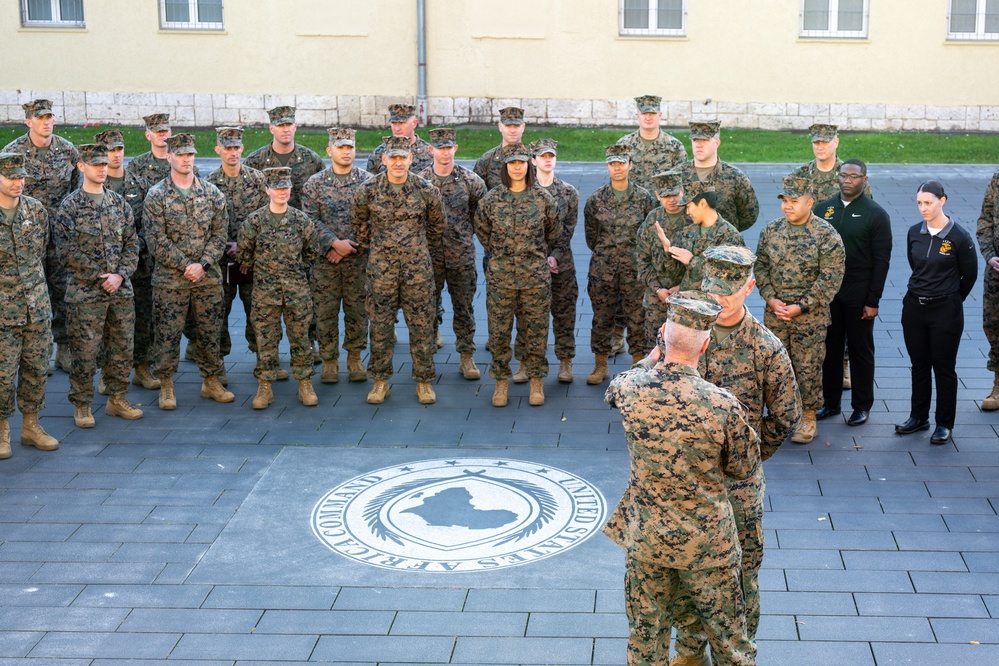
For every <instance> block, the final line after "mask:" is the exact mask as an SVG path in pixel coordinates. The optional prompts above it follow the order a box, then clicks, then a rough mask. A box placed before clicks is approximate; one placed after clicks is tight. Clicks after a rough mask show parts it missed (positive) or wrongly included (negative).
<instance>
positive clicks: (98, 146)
mask: <svg viewBox="0 0 999 666" xmlns="http://www.w3.org/2000/svg"><path fill="white" fill-rule="evenodd" d="M76 150H77V151H79V153H80V161H81V162H83V163H84V164H89V165H90V166H100V165H102V164H107V163H108V149H107V148H105V147H104V144H103V143H84V144H81V145H79V146H77V147H76Z"/></svg>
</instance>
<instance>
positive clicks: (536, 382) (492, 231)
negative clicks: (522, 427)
mask: <svg viewBox="0 0 999 666" xmlns="http://www.w3.org/2000/svg"><path fill="white" fill-rule="evenodd" d="M529 159H530V149H529V148H528V147H527V146H525V145H524V144H522V143H519V142H518V143H511V144H509V145H507V146H504V147H503V151H502V160H503V162H504V165H505V167H504V168H505V169H507V172H506V177H505V178H504V182H503V183H502V184H501V186H500V187H497V188H495V189H493V190H490V191H489V193H488V194H486V196H485V197H483V199H482V201H480V202H479V208H478V210H476V211H475V219H474V225H475V235H476V236H477V237H478V239H479V242H480V243H482V247H483V248H484V249H485V251H486V252H487V253H488V254H489V263H488V265H487V266H486V314H487V316H488V321H489V346H488V349H489V353H490V354H492V363H491V364H490V366H489V376H490V377H492V378H493V379H495V380H496V388H495V390H494V393H493V403H492V404H493V406H495V407H505V406H506V405H507V402H508V397H507V396H508V391H509V378H510V376H511V374H512V373H511V371H510V359H511V358H512V357H513V355H514V353H515V354H516V356H517V360H518V361H520V365H521V368H523V370H524V372H525V373H526V374H527V376H528V378H529V379H530V382H531V395H530V399H529V402H530V404H531V405H532V406H537V405H541V404H544V385H543V380H544V377H545V376H546V375H547V374H548V359H547V357H546V355H545V352H546V350H547V348H548V318H549V307H550V300H551V270H550V268H549V266H548V257H550V256H551V254H552V251H553V250H554V249H555V246H556V244H557V243H558V241H559V238H560V236H561V233H562V229H561V225H560V224H559V221H558V204H556V203H555V200H554V199H553V198H552V197H551V196H550V195H549V194H548V193H547V192H546V191H545V190H544V189H542V188H541V187H538V186H537V185H536V184H535V182H534V178H533V171H532V169H533V166H532V165H531V164H530V163H529V162H528V160H529ZM511 165H513V166H511ZM511 171H512V172H513V173H511ZM508 183H509V184H508ZM515 319H516V324H517V343H516V350H515V352H514V351H513V350H511V348H510V340H511V336H512V334H513V327H514V320H515Z"/></svg>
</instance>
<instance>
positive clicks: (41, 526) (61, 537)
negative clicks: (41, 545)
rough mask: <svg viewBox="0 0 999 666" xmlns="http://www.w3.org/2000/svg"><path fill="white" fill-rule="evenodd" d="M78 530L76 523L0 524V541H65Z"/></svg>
mask: <svg viewBox="0 0 999 666" xmlns="http://www.w3.org/2000/svg"><path fill="white" fill-rule="evenodd" d="M78 529H80V525H79V524H78V523H75V524H73V523H66V524H58V523H0V540H3V541H8V542H9V541H65V540H66V539H68V538H69V537H70V536H72V534H73V533H74V532H76V531H77V530H78Z"/></svg>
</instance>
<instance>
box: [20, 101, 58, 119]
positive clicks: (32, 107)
mask: <svg viewBox="0 0 999 666" xmlns="http://www.w3.org/2000/svg"><path fill="white" fill-rule="evenodd" d="M21 108H22V109H24V117H25V118H42V117H44V116H51V115H52V102H51V101H50V100H47V99H33V100H31V101H30V102H27V103H25V104H22V105H21Z"/></svg>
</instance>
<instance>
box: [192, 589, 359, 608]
mask: <svg viewBox="0 0 999 666" xmlns="http://www.w3.org/2000/svg"><path fill="white" fill-rule="evenodd" d="M200 587H202V588H203V589H205V590H206V594H207V599H203V601H204V608H267V609H286V610H329V609H330V608H332V607H333V601H334V600H335V599H336V598H337V594H339V592H340V590H339V589H338V588H332V589H330V588H323V587H293V586H287V585H274V586H268V585H216V586H215V587H214V588H212V587H210V586H200ZM207 590H211V593H210V594H209V593H208V592H207Z"/></svg>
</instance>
